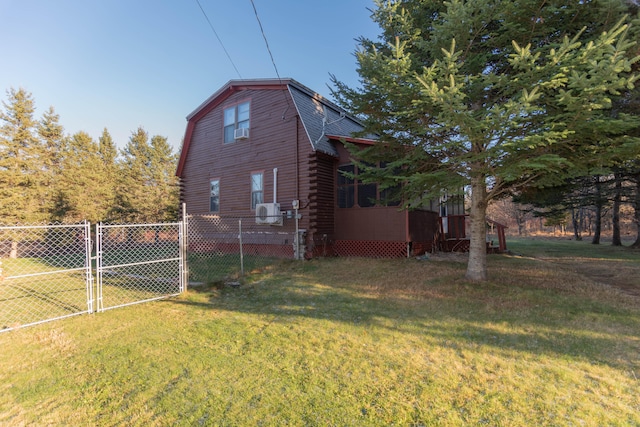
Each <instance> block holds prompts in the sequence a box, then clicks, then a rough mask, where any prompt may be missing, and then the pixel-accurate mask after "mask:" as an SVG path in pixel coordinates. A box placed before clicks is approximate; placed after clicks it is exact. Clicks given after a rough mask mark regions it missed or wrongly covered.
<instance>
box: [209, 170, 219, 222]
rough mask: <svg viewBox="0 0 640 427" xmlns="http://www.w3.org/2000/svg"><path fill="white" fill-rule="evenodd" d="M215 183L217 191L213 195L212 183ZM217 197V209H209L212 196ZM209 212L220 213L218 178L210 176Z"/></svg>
mask: <svg viewBox="0 0 640 427" xmlns="http://www.w3.org/2000/svg"><path fill="white" fill-rule="evenodd" d="M214 182H215V183H217V187H218V188H217V190H218V193H217V194H216V195H215V196H214V194H213V183H214ZM214 197H217V199H218V200H217V204H218V209H217V210H212V209H211V204H212V201H213V198H214ZM209 212H213V213H220V178H212V179H210V180H209Z"/></svg>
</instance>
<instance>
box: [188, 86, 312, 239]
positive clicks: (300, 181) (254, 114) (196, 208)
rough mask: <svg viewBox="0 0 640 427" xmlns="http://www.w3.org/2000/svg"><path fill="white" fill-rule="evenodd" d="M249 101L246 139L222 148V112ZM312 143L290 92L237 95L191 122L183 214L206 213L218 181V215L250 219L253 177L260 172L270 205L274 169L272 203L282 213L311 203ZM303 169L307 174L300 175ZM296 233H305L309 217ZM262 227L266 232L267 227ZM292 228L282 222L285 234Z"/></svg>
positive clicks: (253, 91) (303, 218)
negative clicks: (297, 203) (212, 186)
mask: <svg viewBox="0 0 640 427" xmlns="http://www.w3.org/2000/svg"><path fill="white" fill-rule="evenodd" d="M245 101H250V102H251V106H250V125H249V138H248V139H244V140H236V141H235V142H233V143H228V144H224V143H223V110H224V109H225V108H227V107H229V106H232V105H235V104H237V103H240V102H245ZM311 152H312V149H311V143H310V141H309V140H308V138H307V137H306V133H305V132H304V129H302V126H300V124H299V118H298V117H297V116H296V111H295V109H294V108H293V106H292V100H291V98H290V97H289V93H288V92H287V91H283V90H265V89H262V90H252V89H249V90H240V91H236V92H233V93H232V94H231V95H230V96H228V98H227V99H225V100H224V101H223V102H221V103H220V105H218V106H217V107H216V108H214V109H213V110H211V111H209V112H208V113H207V114H206V115H205V116H204V117H202V118H201V119H200V120H198V121H197V123H195V125H194V128H193V132H192V137H191V142H190V147H189V151H188V153H187V157H186V159H185V162H184V168H183V170H182V176H181V182H182V185H181V190H182V194H181V198H182V200H183V201H184V202H185V203H186V204H187V211H188V212H189V213H194V214H206V213H209V182H210V180H211V179H219V180H220V212H219V214H220V215H237V216H252V215H254V211H253V210H252V209H251V174H252V173H255V172H262V173H263V201H264V202H265V203H270V202H272V201H273V191H274V173H273V170H274V168H277V169H278V171H277V189H276V191H277V194H276V199H277V200H276V201H277V202H278V203H280V208H281V210H282V211H287V210H291V209H292V201H293V200H295V199H298V200H300V206H301V207H305V206H308V204H309V203H308V202H309V177H308V173H306V168H308V158H309V154H310V153H311ZM301 170H304V171H305V173H300V171H301ZM301 213H302V214H303V216H302V219H301V221H300V228H308V225H309V224H308V217H309V215H308V212H304V209H302V210H301ZM265 227H270V226H268V225H265ZM289 228H292V229H294V221H293V220H286V219H285V225H284V229H289Z"/></svg>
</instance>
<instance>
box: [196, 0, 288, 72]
mask: <svg viewBox="0 0 640 427" xmlns="http://www.w3.org/2000/svg"><path fill="white" fill-rule="evenodd" d="M196 3H198V6H200V10H201V11H202V14H203V15H204V17H205V18H206V20H207V22H208V23H209V27H211V30H212V31H213V34H215V36H216V38H217V39H218V43H220V46H222V50H224V53H225V54H226V55H227V58H228V59H229V62H231V65H233V69H234V70H236V73H237V74H238V77H240V78H241V79H242V75H240V71H238V67H236V64H234V63H233V60H232V59H231V55H229V52H227V48H225V47H224V43H222V40H220V36H218V32H217V31H216V29H215V28H213V24H212V23H211V21H210V20H209V17H208V16H207V13H206V12H205V11H204V9H203V8H202V5H201V4H200V0H196ZM252 3H253V1H252ZM253 10H255V7H254V8H253ZM265 41H266V39H265ZM271 60H272V61H273V58H271ZM274 66H275V64H274ZM276 72H277V71H276Z"/></svg>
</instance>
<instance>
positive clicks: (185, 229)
mask: <svg viewBox="0 0 640 427" xmlns="http://www.w3.org/2000/svg"><path fill="white" fill-rule="evenodd" d="M180 226H181V227H182V239H181V241H180V257H181V258H182V270H181V274H182V283H181V284H180V292H184V291H186V290H187V287H188V285H189V262H188V258H189V253H188V251H187V250H188V249H187V248H188V247H189V246H188V245H189V219H188V218H187V204H186V203H182V224H181V225H180Z"/></svg>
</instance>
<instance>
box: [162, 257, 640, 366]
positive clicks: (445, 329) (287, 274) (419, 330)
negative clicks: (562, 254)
mask: <svg viewBox="0 0 640 427" xmlns="http://www.w3.org/2000/svg"><path fill="white" fill-rule="evenodd" d="M370 262H371V261H363V263H362V265H360V264H358V262H357V261H355V262H344V261H331V260H328V261H322V262H319V263H314V264H307V265H304V264H302V265H301V266H300V265H296V266H291V265H289V266H287V265H285V266H284V268H282V267H280V268H278V269H275V270H274V271H271V272H265V273H262V274H258V275H255V276H254V277H249V278H248V279H247V282H248V283H247V284H242V285H241V286H238V287H232V286H228V285H225V283H224V282H223V281H220V282H217V283H214V284H210V285H209V286H204V287H201V288H198V289H195V290H194V289H192V290H191V292H193V296H192V297H190V296H189V294H187V296H186V297H183V298H181V299H175V300H171V302H172V303H176V304H187V305H191V306H196V307H200V308H202V309H204V310H207V309H212V308H215V309H217V310H223V311H229V312H243V313H249V314H255V315H260V316H268V317H270V318H271V319H272V320H271V322H278V323H283V324H286V323H288V322H293V321H296V322H297V321H299V320H300V319H303V318H309V319H316V320H325V321H329V322H342V323H347V324H350V325H353V326H354V327H363V328H381V329H384V330H388V331H392V332H393V333H399V334H412V335H414V336H415V337H416V338H417V339H419V340H425V339H426V340H428V341H430V342H432V343H436V345H441V346H446V347H452V348H456V347H459V348H460V349H463V348H470V347H478V346H482V347H487V348H490V349H491V350H490V351H493V352H499V353H500V352H501V353H512V352H514V351H516V352H526V353H531V354H549V355H559V356H570V357H573V358H579V359H584V360H590V361H595V362H598V363H605V364H609V365H612V366H616V367H620V364H621V363H631V364H635V365H634V369H638V368H640V363H638V362H637V361H636V360H626V361H625V360H624V359H625V356H622V357H620V355H629V354H636V353H637V352H638V351H639V350H640V349H639V348H638V344H637V343H638V342H639V340H640V332H639V331H640V314H639V313H638V312H637V311H636V310H629V309H628V308H619V307H616V306H615V305H614V304H612V303H611V302H599V301H595V300H593V299H589V298H585V297H584V296H583V295H575V296H574V295H567V294H566V292H565V291H561V290H557V289H539V288H536V287H535V286H528V285H527V284H526V283H523V284H522V285H521V286H520V287H513V286H507V285H504V284H500V283H495V282H494V283H486V284H480V285H477V284H470V283H466V282H464V281H462V280H461V279H460V277H461V276H462V272H461V267H460V266H459V265H453V266H451V265H448V264H443V265H441V266H439V265H433V264H432V265H425V264H424V263H423V264H422V265H420V264H416V263H415V262H414V263H413V264H409V265H407V264H406V263H404V262H393V261H381V262H380V263H381V264H380V265H381V266H382V267H380V266H375V267H372V266H371V264H370ZM354 267H359V268H360V269H363V270H364V273H363V272H362V271H355V270H353V268H354ZM408 267H413V268H415V269H416V270H417V271H415V272H414V273H413V274H411V273H410V274H409V275H406V272H403V269H406V268H408ZM463 267H464V266H462V268H463ZM376 269H378V270H376ZM427 273H429V274H430V275H426V274H427ZM416 276H417V277H418V279H416ZM411 277H414V278H413V279H411ZM420 277H422V279H420ZM251 280H256V281H255V282H251ZM411 280H413V282H411V283H409V282H410V281H411ZM203 297H204V298H205V299H206V301H203ZM621 359H623V360H621Z"/></svg>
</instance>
